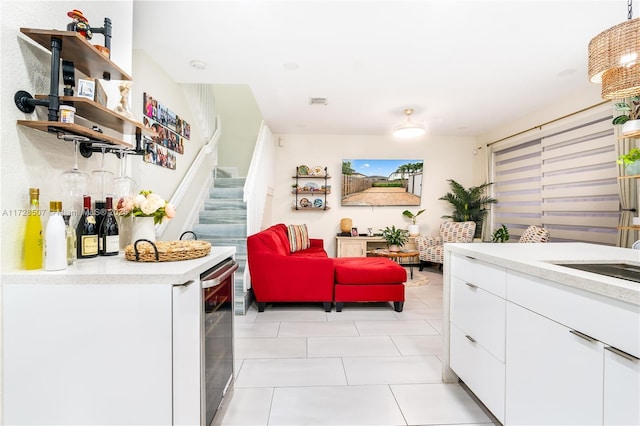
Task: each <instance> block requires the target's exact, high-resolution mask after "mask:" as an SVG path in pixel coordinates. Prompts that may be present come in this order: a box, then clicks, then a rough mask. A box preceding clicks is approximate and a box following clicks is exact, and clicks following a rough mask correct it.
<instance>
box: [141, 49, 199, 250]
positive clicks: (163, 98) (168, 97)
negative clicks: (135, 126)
mask: <svg viewBox="0 0 640 426" xmlns="http://www.w3.org/2000/svg"><path fill="white" fill-rule="evenodd" d="M133 78H134V84H133V87H132V93H133V95H132V102H131V107H132V110H133V112H134V114H135V116H136V117H138V120H142V115H143V114H142V110H143V99H144V93H145V92H146V93H148V94H149V95H151V96H152V97H153V98H154V99H157V100H158V102H160V103H162V104H164V105H165V106H166V107H167V108H169V109H170V110H171V111H173V112H175V113H176V114H178V116H180V117H181V118H183V119H185V120H186V121H187V122H188V123H189V124H190V125H191V138H190V139H189V140H187V139H185V140H184V154H178V153H176V169H175V170H171V169H167V168H164V167H160V166H156V165H154V164H149V163H145V162H144V161H142V158H141V157H139V156H137V157H135V158H134V159H133V160H132V161H133V162H132V177H133V178H134V179H135V180H136V182H137V183H138V188H140V189H150V190H152V191H153V192H156V193H158V194H159V195H161V196H162V197H163V198H165V199H167V200H168V199H170V198H171V196H172V195H173V193H174V192H175V191H176V188H177V187H178V185H179V184H180V182H181V180H182V178H183V177H184V175H185V174H186V173H187V171H188V170H189V167H190V165H191V163H192V162H193V160H194V159H195V157H196V155H197V154H198V152H199V151H200V148H202V146H203V145H204V144H206V143H207V142H208V141H206V140H205V138H204V136H203V130H202V129H201V126H200V123H199V122H197V121H196V120H197V118H196V117H197V114H196V113H195V112H194V111H193V110H192V106H193V105H194V104H193V103H190V100H189V99H188V98H187V95H186V94H185V91H184V89H183V87H182V86H181V85H179V84H176V82H174V81H173V80H172V79H171V78H170V77H169V76H168V75H167V74H165V73H164V72H163V71H162V69H161V68H160V66H159V65H158V64H156V63H155V62H154V61H153V59H151V58H150V57H149V56H148V55H147V54H146V53H144V52H142V51H139V50H136V51H134V52H133ZM200 177H201V176H200ZM196 195H197V189H195V188H194V190H193V191H190V192H189V193H188V194H187V195H186V196H185V199H183V202H182V205H180V206H176V207H177V212H176V217H175V219H173V220H171V222H169V226H167V230H166V231H165V233H164V234H163V235H162V238H161V239H162V240H177V239H178V238H179V237H180V231H181V229H182V228H183V224H184V223H183V219H184V218H186V217H187V216H188V214H187V212H186V209H189V208H191V206H192V205H194V204H195V202H196V200H195V199H194V197H195V196H196ZM189 229H191V228H190V227H189Z"/></svg>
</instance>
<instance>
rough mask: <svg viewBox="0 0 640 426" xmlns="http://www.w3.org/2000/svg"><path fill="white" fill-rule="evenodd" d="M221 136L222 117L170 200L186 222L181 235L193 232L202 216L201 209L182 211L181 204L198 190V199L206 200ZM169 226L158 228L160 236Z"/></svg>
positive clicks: (164, 225) (163, 225)
mask: <svg viewBox="0 0 640 426" xmlns="http://www.w3.org/2000/svg"><path fill="white" fill-rule="evenodd" d="M221 134H222V125H221V123H220V117H219V116H216V130H215V132H214V133H213V136H212V137H211V139H209V142H208V143H207V144H206V145H203V146H202V148H200V151H199V152H198V155H196V158H195V159H194V160H193V162H192V163H191V166H189V170H188V171H187V173H185V175H184V178H183V179H182V181H181V182H180V184H179V185H178V188H177V189H176V191H175V192H174V193H173V196H172V197H171V199H170V200H169V202H170V203H171V204H173V205H174V206H175V207H176V210H177V211H180V216H181V220H184V221H183V222H182V230H181V231H180V234H182V233H183V232H185V231H191V229H192V227H193V223H195V222H196V220H197V218H198V215H199V214H200V209H194V208H192V206H190V207H189V208H184V209H181V208H180V203H181V202H182V199H183V198H184V197H185V195H186V194H187V192H190V193H191V194H193V191H196V190H197V191H198V196H197V198H196V199H198V200H204V199H205V198H206V194H207V192H208V191H209V188H210V187H211V184H212V182H213V173H212V170H213V168H214V167H215V165H216V162H217V157H218V150H217V147H216V146H217V145H218V140H219V139H220V135H221ZM183 212H187V214H188V216H183ZM173 220H175V219H173ZM168 224H169V222H168V221H164V222H162V224H160V225H159V226H158V229H157V230H156V233H157V235H158V236H160V237H161V236H162V235H163V233H164V231H165V230H166V228H167V226H168Z"/></svg>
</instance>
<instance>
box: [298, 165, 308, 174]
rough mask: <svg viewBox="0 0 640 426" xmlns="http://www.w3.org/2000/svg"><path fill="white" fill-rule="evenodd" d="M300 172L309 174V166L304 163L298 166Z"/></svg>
mask: <svg viewBox="0 0 640 426" xmlns="http://www.w3.org/2000/svg"><path fill="white" fill-rule="evenodd" d="M298 174H299V175H300V176H307V175H308V174H309V166H305V165H304V164H303V165H301V166H298Z"/></svg>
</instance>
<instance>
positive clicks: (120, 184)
mask: <svg viewBox="0 0 640 426" xmlns="http://www.w3.org/2000/svg"><path fill="white" fill-rule="evenodd" d="M126 168H127V151H125V150H122V151H120V175H119V176H118V177H117V178H115V179H114V180H113V198H114V202H117V200H119V199H120V198H122V197H125V196H127V195H130V194H133V193H135V192H136V181H135V180H133V179H132V178H130V177H129V176H127V175H126Z"/></svg>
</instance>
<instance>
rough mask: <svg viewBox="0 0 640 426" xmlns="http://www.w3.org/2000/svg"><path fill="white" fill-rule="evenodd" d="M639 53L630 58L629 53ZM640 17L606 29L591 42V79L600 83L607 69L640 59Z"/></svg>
mask: <svg viewBox="0 0 640 426" xmlns="http://www.w3.org/2000/svg"><path fill="white" fill-rule="evenodd" d="M634 53H635V55H637V56H636V57H635V59H633V58H632V59H629V55H632V54H634ZM639 56H640V18H636V19H629V20H627V21H625V22H623V23H621V24H618V25H616V26H614V27H611V28H609V29H608V30H604V31H603V32H601V33H600V34H598V35H597V36H595V37H594V38H593V39H592V40H591V42H590V43H589V80H590V81H591V82H592V83H600V82H601V81H602V77H603V75H604V73H605V72H607V70H610V69H612V68H618V67H621V66H625V65H629V64H630V63H631V64H632V63H633V62H634V61H636V62H637V61H638V60H640V57H639Z"/></svg>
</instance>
